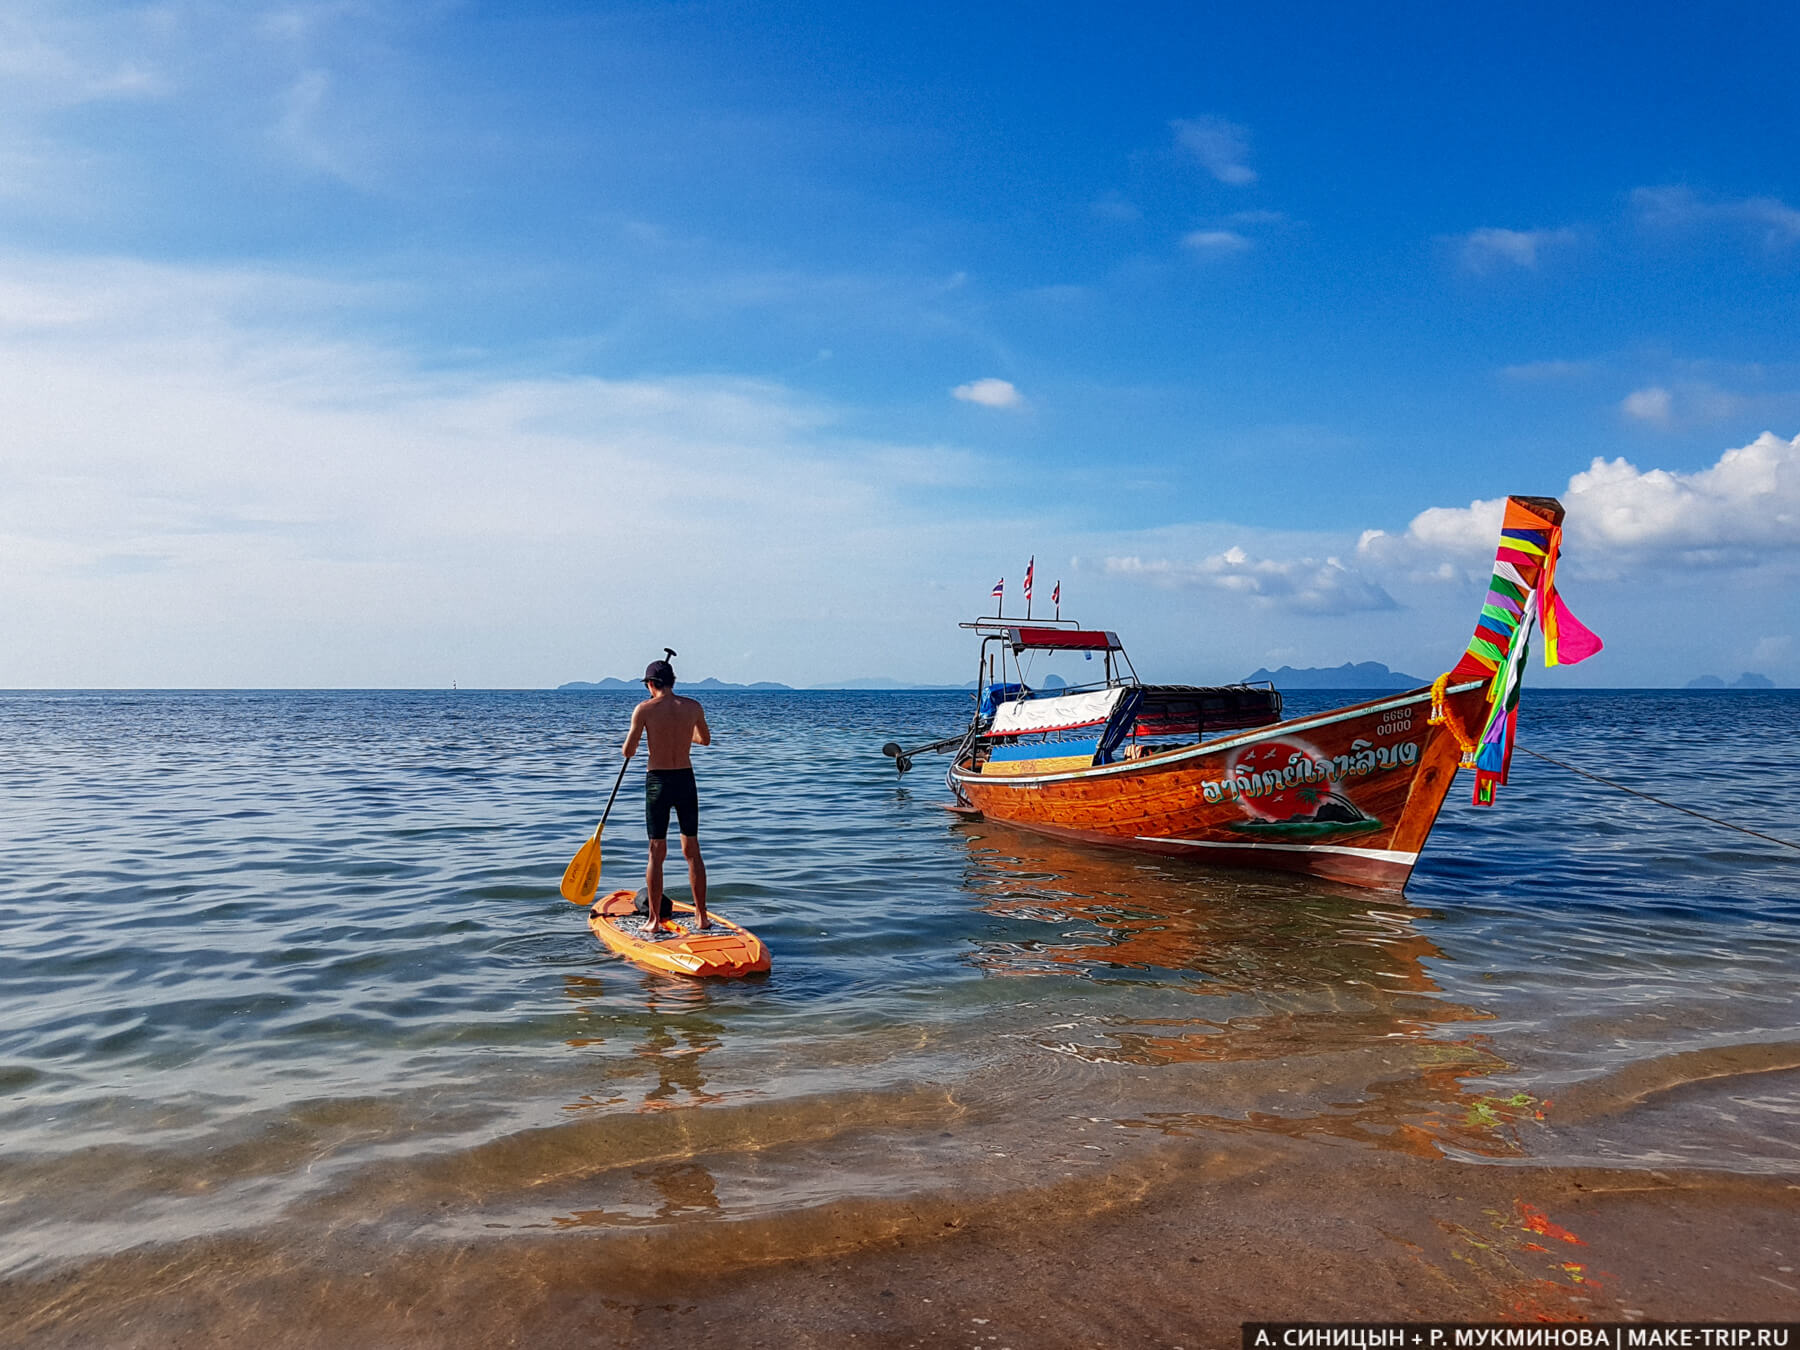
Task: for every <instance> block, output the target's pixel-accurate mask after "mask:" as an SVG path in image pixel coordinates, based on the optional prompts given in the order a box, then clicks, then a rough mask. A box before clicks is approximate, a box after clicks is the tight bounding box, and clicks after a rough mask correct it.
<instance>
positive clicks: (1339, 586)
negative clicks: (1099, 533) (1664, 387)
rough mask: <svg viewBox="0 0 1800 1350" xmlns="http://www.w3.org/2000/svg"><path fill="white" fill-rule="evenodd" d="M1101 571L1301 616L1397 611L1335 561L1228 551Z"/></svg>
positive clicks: (1129, 560) (1126, 563) (1135, 560)
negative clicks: (1222, 595) (1196, 558)
mask: <svg viewBox="0 0 1800 1350" xmlns="http://www.w3.org/2000/svg"><path fill="white" fill-rule="evenodd" d="M1103 570H1104V571H1105V572H1106V573H1107V574H1108V575H1110V576H1116V577H1128V578H1132V579H1137V580H1144V581H1150V582H1154V583H1156V584H1159V585H1165V586H1175V587H1191V588H1195V589H1201V590H1213V591H1223V592H1225V593H1227V594H1230V595H1237V596H1242V597H1244V598H1246V599H1253V600H1256V601H1258V602H1260V603H1262V604H1267V605H1274V606H1278V607H1280V608H1282V609H1287V610H1292V611H1295V612H1297V613H1302V614H1346V613H1353V612H1356V611H1361V610H1381V609H1394V608H1396V606H1395V604H1394V597H1393V596H1391V595H1389V594H1388V593H1387V591H1386V590H1385V589H1383V588H1382V587H1381V585H1380V584H1379V583H1377V582H1374V581H1371V580H1369V579H1368V578H1367V577H1364V576H1362V575H1361V574H1360V573H1358V572H1355V571H1352V570H1351V569H1350V568H1347V567H1345V566H1344V564H1343V563H1342V562H1340V561H1339V560H1338V559H1336V558H1326V559H1324V560H1323V561H1320V560H1318V559H1316V558H1296V559H1289V560H1285V561H1278V560H1276V559H1272V558H1254V557H1252V556H1251V555H1250V554H1248V553H1247V552H1245V551H1244V550H1243V549H1242V548H1238V547H1233V548H1228V549H1226V550H1225V551H1224V552H1222V553H1215V554H1213V555H1212V556H1210V557H1208V558H1204V559H1202V560H1201V561H1199V562H1172V561H1169V560H1166V559H1158V560H1154V561H1150V562H1146V561H1145V560H1144V559H1142V558H1139V557H1122V558H1120V557H1114V558H1108V559H1107V560H1106V562H1105V564H1104V568H1103Z"/></svg>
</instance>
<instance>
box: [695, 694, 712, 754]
mask: <svg viewBox="0 0 1800 1350" xmlns="http://www.w3.org/2000/svg"><path fill="white" fill-rule="evenodd" d="M694 713H695V717H696V720H695V722H694V744H695V745H711V744H712V728H711V727H709V726H707V725H706V709H705V708H702V707H701V706H700V705H699V704H698V703H696V704H694Z"/></svg>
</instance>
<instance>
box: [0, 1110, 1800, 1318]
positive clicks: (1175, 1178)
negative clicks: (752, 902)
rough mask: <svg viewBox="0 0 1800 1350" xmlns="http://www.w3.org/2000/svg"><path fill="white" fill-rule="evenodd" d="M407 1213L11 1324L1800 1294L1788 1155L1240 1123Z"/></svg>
mask: <svg viewBox="0 0 1800 1350" xmlns="http://www.w3.org/2000/svg"><path fill="white" fill-rule="evenodd" d="M671 1175H672V1176H673V1175H677V1174H674V1173H672V1174H671ZM671 1184H678V1183H676V1182H671ZM405 1229H406V1224H405V1222H404V1221H403V1220H401V1219H399V1218H398V1217H397V1216H393V1215H390V1216H388V1217H387V1219H385V1220H384V1221H383V1222H381V1223H362V1224H358V1223H343V1222H334V1223H330V1224H324V1225H320V1226H317V1227H313V1228H308V1227H307V1226H306V1225H305V1224H304V1223H303V1222H300V1223H296V1224H295V1225H293V1226H291V1227H289V1226H278V1227H276V1228H274V1229H262V1230H257V1231H256V1232H254V1233H253V1234H251V1235H249V1236H245V1237H242V1238H236V1237H209V1238H205V1239H196V1240H191V1241H187V1242H180V1243H173V1244H166V1245H146V1246H143V1247H139V1248H136V1249H134V1250H131V1251H127V1252H124V1253H121V1254H117V1255H112V1256H107V1257H103V1258H98V1259H89V1260H87V1261H85V1262H82V1263H80V1264H77V1265H73V1266H69V1267H64V1268H62V1269H60V1270H57V1271H54V1272H51V1273H47V1274H45V1275H42V1276H40V1277H38V1278H36V1279H16V1280H14V1281H12V1282H10V1283H8V1284H5V1285H3V1286H0V1345H8V1346H12V1345H18V1346H32V1347H45V1348H48V1347H63V1346H93V1345H105V1346H109V1347H150V1346H158V1347H160V1346H176V1345H179V1346H183V1347H196V1348H197V1347H209V1346H243V1345H251V1344H255V1345H259V1346H351V1345H354V1346H446V1347H460V1346H504V1345H536V1346H564V1345H589V1344H591V1345H632V1346H664V1345H667V1346H675V1345H682V1346H759V1345H762V1346H771V1347H774V1346H781V1347H812V1346H819V1347H824V1346H832V1347H841V1346H845V1345H852V1344H853V1345H858V1346H876V1347H886V1346H893V1347H900V1346H915V1345H916V1346H936V1345H967V1346H971V1347H996V1348H999V1347H1009V1346H1010V1347H1014V1348H1015V1350H1023V1348H1024V1347H1040V1346H1041V1347H1062V1346H1140V1345H1142V1346H1182V1347H1187V1348H1188V1350H1194V1348H1195V1347H1209V1346H1218V1347H1224V1346H1235V1345H1237V1344H1238V1336H1239V1324H1240V1323H1241V1322H1243V1321H1245V1320H1302V1319H1319V1320H1332V1319H1357V1320H1371V1319H1406V1320H1436V1319H1467V1320H1541V1319H1553V1320H1776V1319H1793V1318H1795V1317H1796V1316H1800V1276H1797V1275H1796V1273H1795V1272H1796V1268H1797V1267H1800V1185H1795V1184H1794V1183H1792V1182H1790V1181H1787V1180H1785V1179H1783V1178H1755V1177H1742V1176H1732V1175H1728V1174H1723V1173H1709V1172H1672V1171H1671V1172H1645V1171H1635V1170H1634V1171H1624V1170H1620V1171H1609V1170H1603V1169H1593V1168H1548V1167H1541V1166H1532V1165H1529V1164H1522V1163H1509V1164H1501V1165H1494V1164H1471V1163H1462V1162H1455V1161H1448V1160H1445V1159H1444V1158H1442V1157H1433V1156H1421V1155H1418V1154H1413V1153H1408V1152H1404V1151H1394V1150H1376V1149H1370V1148H1367V1147H1363V1146H1356V1145H1348V1144H1344V1143H1340V1142H1335V1141H1320V1140H1318V1139H1283V1138H1279V1137H1272V1136H1247V1135H1243V1134H1234V1133H1218V1134H1213V1135H1200V1136H1197V1137H1193V1138H1185V1139H1180V1140H1173V1141H1168V1142H1166V1143H1164V1144H1161V1145H1158V1146H1157V1147H1155V1148H1153V1149H1150V1150H1147V1151H1145V1152H1144V1153H1143V1154H1141V1155H1140V1156H1138V1157H1136V1158H1134V1159H1132V1160H1130V1161H1129V1162H1128V1163H1125V1164H1123V1165H1121V1166H1119V1167H1114V1168H1110V1169H1108V1170H1107V1171H1106V1172H1105V1173H1104V1174H1101V1173H1099V1172H1096V1173H1094V1174H1091V1175H1084V1176H1081V1177H1078V1178H1074V1179H1070V1180H1067V1181H1061V1182H1057V1183H1054V1184H1048V1185H1046V1186H1045V1187H1043V1188H1041V1189H1037V1188H1030V1187H1027V1188H1024V1189H1019V1188H1013V1189H1011V1190H1008V1191H1005V1192H1001V1193H998V1194H993V1195H988V1196H985V1197H984V1196H981V1195H979V1193H978V1192H977V1191H976V1190H975V1188H973V1187H971V1188H970V1189H969V1190H968V1191H967V1192H963V1191H960V1190H959V1191H957V1192H954V1193H949V1192H926V1193H923V1194H919V1195H912V1196H908V1197H906V1198H904V1199H895V1200H892V1201H882V1200H869V1201H863V1202H859V1203H855V1204H839V1205H833V1206H827V1207H820V1208H817V1209H812V1210H804V1211H798V1212H789V1213H784V1214H781V1215H779V1216H774V1217H768V1218H762V1219H745V1220H735V1221H730V1222H724V1221H716V1222H707V1221H697V1222H691V1223H686V1224H680V1225H673V1226H669V1225H664V1226H657V1227H645V1228H643V1229H639V1230H635V1231H633V1230H624V1231H621V1230H618V1229H610V1230H604V1231H602V1230H593V1231H585V1230H581V1229H579V1228H576V1229H570V1230H564V1231H555V1232H547V1233H538V1234H520V1233H518V1232H516V1231H515V1232H509V1233H508V1234H507V1235H505V1236H500V1237H495V1238H491V1239H484V1238H473V1239H468V1240H460V1241H455V1242H442V1241H434V1240H421V1239H420V1238H419V1237H418V1236H417V1232H418V1231H422V1229H419V1230H415V1231H414V1232H413V1233H411V1234H409V1233H408V1232H407V1231H405Z"/></svg>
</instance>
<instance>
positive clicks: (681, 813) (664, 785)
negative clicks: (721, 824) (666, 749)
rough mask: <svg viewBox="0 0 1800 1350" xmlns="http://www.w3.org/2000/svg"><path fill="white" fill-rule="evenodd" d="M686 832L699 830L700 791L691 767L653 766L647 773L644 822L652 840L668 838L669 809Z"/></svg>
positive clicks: (687, 833)
mask: <svg viewBox="0 0 1800 1350" xmlns="http://www.w3.org/2000/svg"><path fill="white" fill-rule="evenodd" d="M671 811H673V812H674V813H675V819H676V820H677V821H679V822H680V824H681V832H682V833H683V834H686V835H698V834H699V833H700V794H699V792H697V791H696V790H695V788H694V771H693V770H692V769H651V770H649V771H648V772H647V773H645V775H644V825H645V827H646V828H647V829H648V830H649V831H650V837H651V838H652V839H667V838H668V837H669V812H671Z"/></svg>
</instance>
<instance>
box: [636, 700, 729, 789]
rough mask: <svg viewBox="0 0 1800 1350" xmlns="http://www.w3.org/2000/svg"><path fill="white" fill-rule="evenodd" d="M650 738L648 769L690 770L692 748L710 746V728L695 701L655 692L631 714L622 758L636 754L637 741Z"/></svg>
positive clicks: (691, 766)
mask: <svg viewBox="0 0 1800 1350" xmlns="http://www.w3.org/2000/svg"><path fill="white" fill-rule="evenodd" d="M644 736H648V737H649V738H650V763H649V767H650V768H652V769H691V768H693V767H694V761H693V759H692V757H691V756H690V755H689V753H688V747H689V746H692V745H711V744H712V728H711V727H709V726H707V725H706V711H705V710H704V709H703V708H701V706H700V701H699V700H698V699H692V698H683V697H682V696H681V695H680V694H677V693H675V692H674V691H673V690H670V689H658V690H656V691H655V692H654V693H653V694H651V696H650V697H649V698H647V699H645V700H644V701H643V702H642V703H640V704H638V705H637V707H636V708H634V709H633V710H632V713H631V732H630V734H629V735H628V736H626V738H625V758H626V759H630V758H631V757H632V756H633V755H635V754H636V753H637V747H638V740H639V739H640V738H641V737H644Z"/></svg>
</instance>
